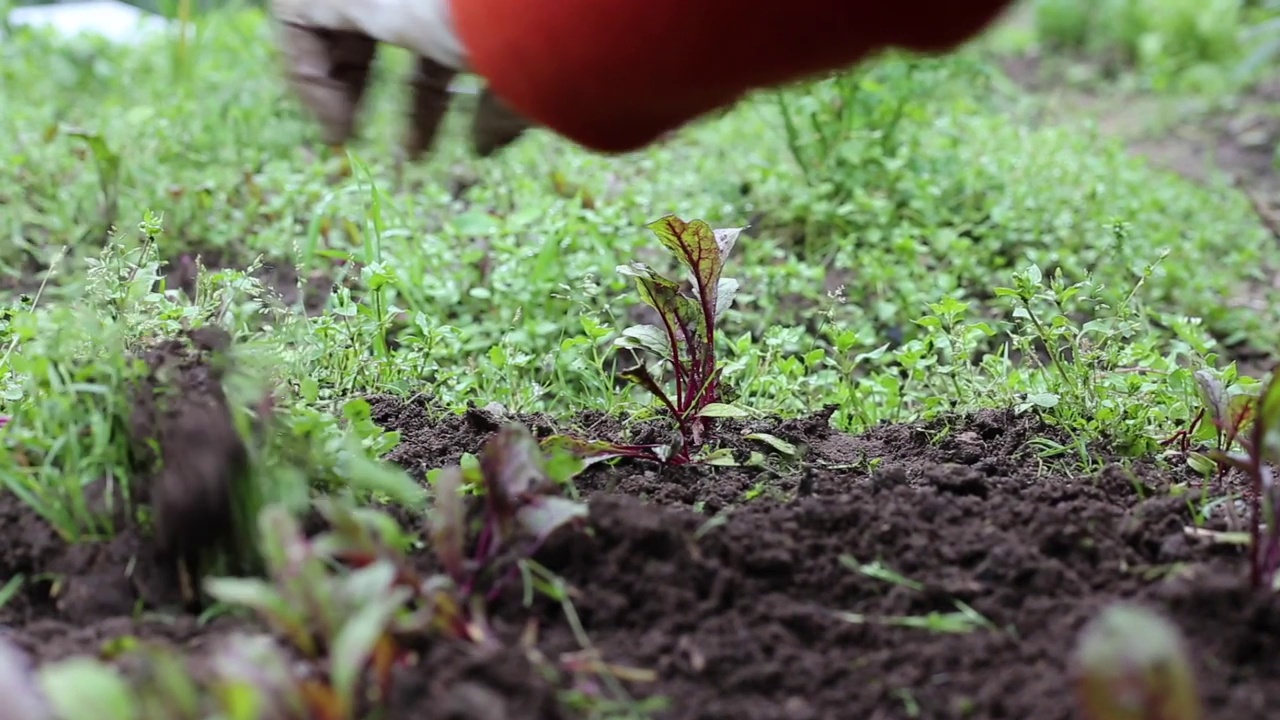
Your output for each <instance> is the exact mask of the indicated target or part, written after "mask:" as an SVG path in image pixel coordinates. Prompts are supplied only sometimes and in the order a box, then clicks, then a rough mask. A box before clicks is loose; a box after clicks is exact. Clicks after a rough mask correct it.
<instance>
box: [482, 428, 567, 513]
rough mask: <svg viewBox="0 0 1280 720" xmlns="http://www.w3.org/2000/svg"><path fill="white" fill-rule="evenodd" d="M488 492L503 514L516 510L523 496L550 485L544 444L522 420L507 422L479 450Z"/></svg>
mask: <svg viewBox="0 0 1280 720" xmlns="http://www.w3.org/2000/svg"><path fill="white" fill-rule="evenodd" d="M479 459H480V472H481V474H482V475H483V476H484V483H485V492H486V493H487V494H488V496H489V499H490V502H492V503H493V505H494V507H495V509H496V510H497V511H498V513H499V514H500V515H501V516H503V517H509V516H510V515H511V514H512V513H514V512H515V509H516V508H517V507H518V506H519V504H520V502H521V501H522V499H523V498H524V497H525V496H526V495H529V494H536V493H539V492H542V491H544V490H545V489H547V487H548V486H549V485H550V482H549V481H548V478H547V471H546V467H545V466H544V463H545V458H543V456H542V447H541V446H540V445H538V441H537V439H536V438H534V437H533V433H531V432H529V429H528V428H526V427H525V426H523V425H520V424H519V423H511V424H508V425H504V426H503V427H502V429H500V430H499V431H498V433H497V434H496V435H494V436H493V437H492V438H490V439H489V441H488V442H486V443H485V445H484V447H483V448H481V450H480V456H479Z"/></svg>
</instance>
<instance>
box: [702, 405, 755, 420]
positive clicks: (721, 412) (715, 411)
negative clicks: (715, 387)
mask: <svg viewBox="0 0 1280 720" xmlns="http://www.w3.org/2000/svg"><path fill="white" fill-rule="evenodd" d="M698 417H709V418H745V417H751V413H750V412H748V411H747V410H746V409H744V408H741V407H738V406H737V405H730V404H728V403H707V405H706V406H705V407H703V408H702V410H700V411H699V412H698Z"/></svg>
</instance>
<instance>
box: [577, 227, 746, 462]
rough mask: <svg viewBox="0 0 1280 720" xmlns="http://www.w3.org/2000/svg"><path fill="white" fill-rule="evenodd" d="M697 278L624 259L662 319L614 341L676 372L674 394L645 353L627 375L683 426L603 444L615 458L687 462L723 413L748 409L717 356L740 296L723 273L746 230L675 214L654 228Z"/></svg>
mask: <svg viewBox="0 0 1280 720" xmlns="http://www.w3.org/2000/svg"><path fill="white" fill-rule="evenodd" d="M647 227H648V228H649V229H650V230H652V231H653V233H654V234H655V235H657V237H658V240H659V241H660V242H661V243H662V246H663V247H664V248H666V250H667V251H668V252H670V253H671V255H673V256H674V257H675V258H676V260H677V261H678V262H679V263H680V264H681V265H683V266H684V268H685V269H686V270H687V271H688V273H689V277H688V279H687V280H686V281H685V282H684V283H681V282H678V281H676V280H673V279H671V278H668V277H666V276H664V275H662V274H660V273H658V272H657V271H656V270H654V269H653V268H651V267H649V266H648V265H646V264H644V263H640V262H632V263H628V264H626V265H619V266H618V272H619V273H622V274H623V275H626V276H628V277H631V278H634V279H635V283H636V289H637V291H638V292H639V293H640V299H641V300H643V301H644V303H645V304H646V305H648V306H649V307H650V308H652V309H653V310H655V311H656V312H657V314H658V317H659V318H660V321H661V323H662V324H661V325H660V326H659V325H650V324H641V325H633V326H631V327H628V328H625V329H624V330H623V331H622V335H621V337H619V338H618V339H617V340H615V342H614V344H615V345H616V346H617V347H619V348H625V349H633V350H641V351H644V352H648V353H651V354H652V355H654V356H656V357H657V359H658V361H659V363H661V364H662V365H663V366H664V367H665V369H666V370H667V373H669V374H670V376H671V378H672V383H673V385H674V387H673V388H672V389H671V392H668V391H667V390H665V389H663V387H662V384H661V383H659V382H658V379H657V378H656V377H655V375H654V373H653V372H652V371H651V370H650V369H649V367H648V365H647V364H646V363H645V362H644V360H643V359H642V360H641V361H640V362H639V363H638V364H636V365H635V366H634V367H632V368H629V369H626V370H624V371H622V373H621V377H622V378H624V379H625V380H627V381H628V382H630V383H634V384H636V385H639V386H640V387H642V388H644V389H645V390H647V391H649V393H651V394H652V395H653V396H654V397H655V398H657V399H658V401H659V402H661V404H662V406H663V407H664V408H665V409H666V411H667V413H668V415H669V417H670V419H671V420H672V422H673V423H674V424H675V426H676V429H677V432H676V435H675V437H674V440H673V442H672V443H671V444H670V445H662V446H651V445H644V446H635V445H632V446H628V445H619V446H612V447H608V448H601V452H604V453H609V454H612V455H614V456H618V455H626V456H633V457H645V456H650V457H653V456H656V457H658V458H659V459H662V460H665V461H667V462H671V463H676V464H683V463H687V462H690V461H691V460H692V453H693V452H694V451H695V450H697V449H698V448H700V447H701V446H702V444H703V443H704V441H705V440H706V439H707V436H708V433H709V431H710V428H711V421H712V419H713V418H716V417H727V416H740V415H742V414H744V413H743V412H742V411H741V410H740V409H739V408H735V407H733V406H731V405H728V404H726V403H724V402H722V399H723V390H722V388H721V386H720V374H721V371H722V368H721V367H720V365H719V364H718V363H717V361H716V331H717V329H718V325H719V321H720V319H721V318H722V317H723V316H724V313H725V311H726V310H728V309H729V306H730V305H732V304H733V298H734V296H735V295H736V294H737V292H738V281H737V280H735V279H733V278H727V277H724V276H723V272H724V265H725V261H726V260H727V259H728V257H729V253H730V252H731V251H732V250H733V246H734V244H735V243H736V242H737V240H738V236H739V235H740V234H741V232H742V230H743V228H728V229H718V230H717V229H712V227H711V226H710V225H708V224H707V223H706V222H705V221H703V220H693V221H690V222H685V221H684V220H681V219H680V218H678V217H676V216H675V215H667V216H665V217H662V218H660V219H658V220H656V221H654V222H652V223H650V224H649V225H648V226H647Z"/></svg>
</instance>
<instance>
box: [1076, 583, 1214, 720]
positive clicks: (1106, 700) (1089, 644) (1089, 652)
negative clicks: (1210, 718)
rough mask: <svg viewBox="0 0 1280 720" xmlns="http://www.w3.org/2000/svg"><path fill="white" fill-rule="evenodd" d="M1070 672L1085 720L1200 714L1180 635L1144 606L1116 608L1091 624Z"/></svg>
mask: <svg viewBox="0 0 1280 720" xmlns="http://www.w3.org/2000/svg"><path fill="white" fill-rule="evenodd" d="M1072 672H1073V675H1074V677H1073V680H1074V684H1075V691H1076V702H1077V705H1078V707H1079V709H1080V712H1081V714H1082V716H1083V717H1084V718H1085V720H1199V718H1201V717H1202V716H1203V714H1204V711H1203V708H1202V705H1201V701H1200V697H1199V693H1198V691H1197V689H1196V683H1195V675H1194V673H1193V672H1192V668H1191V662H1190V660H1189V659H1188V657H1187V651H1186V647H1185V643H1184V641H1183V639H1182V635H1181V633H1179V632H1178V629H1177V628H1176V627H1174V626H1173V624H1172V623H1170V622H1169V621H1168V620H1165V619H1164V618H1162V617H1160V616H1158V615H1156V614H1155V613H1154V612H1152V611H1150V610H1147V609H1146V608H1143V607H1139V606H1136V605H1129V604H1123V603H1121V604H1116V605H1112V606H1110V607H1107V608H1106V609H1104V610H1103V611H1102V613H1101V614H1099V615H1098V616H1097V617H1095V618H1094V619H1093V620H1091V621H1090V622H1089V624H1088V625H1086V626H1085V628H1084V629H1083V630H1082V631H1081V634H1080V638H1079V641H1078V643H1077V646H1076V650H1075V655H1074V657H1073V668H1072Z"/></svg>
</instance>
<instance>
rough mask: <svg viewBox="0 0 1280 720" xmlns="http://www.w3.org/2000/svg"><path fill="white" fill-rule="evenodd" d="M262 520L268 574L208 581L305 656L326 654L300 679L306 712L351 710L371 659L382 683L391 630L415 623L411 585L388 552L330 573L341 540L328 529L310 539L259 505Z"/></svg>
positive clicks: (345, 716)
mask: <svg viewBox="0 0 1280 720" xmlns="http://www.w3.org/2000/svg"><path fill="white" fill-rule="evenodd" d="M260 527H261V537H262V545H263V556H264V561H265V563H266V567H267V573H268V578H267V579H257V578H210V579H208V580H206V588H207V589H208V591H209V594H210V595H212V596H213V597H215V598H217V599H218V600H220V601H222V602H226V603H231V604H237V605H241V606H245V607H249V608H251V609H253V610H255V611H257V612H258V614H259V615H261V616H262V617H263V618H264V619H265V620H266V621H267V622H268V623H269V624H270V625H271V626H272V627H273V628H274V629H275V630H276V631H277V632H279V633H281V634H282V635H284V636H285V637H286V638H288V640H289V641H290V642H291V643H292V644H293V645H294V646H295V647H296V648H297V649H298V650H299V651H301V652H302V653H303V654H304V655H305V656H307V657H308V658H311V659H313V660H319V659H325V660H327V665H328V667H327V673H326V676H327V677H325V678H324V679H323V680H309V681H307V682H304V683H303V684H302V685H301V686H300V690H299V692H301V694H302V696H303V698H304V701H305V704H306V705H307V707H308V709H309V711H310V714H309V715H308V716H307V717H321V718H326V719H327V720H349V719H351V718H354V716H355V712H356V707H357V702H356V701H357V691H358V690H359V688H360V679H361V677H362V675H363V673H364V671H365V669H366V668H367V667H369V666H370V665H372V666H374V668H375V670H376V671H377V672H376V680H377V682H378V684H379V686H380V688H381V689H383V691H384V692H385V690H386V687H387V684H388V682H389V673H390V666H389V664H388V663H387V662H386V658H387V657H388V655H390V656H394V654H395V650H396V643H395V640H394V639H393V638H394V635H395V633H396V632H397V631H403V630H406V629H413V628H412V623H410V622H407V621H405V616H406V615H407V614H408V610H407V608H406V605H407V603H408V602H409V600H410V599H411V598H412V597H413V595H414V590H413V588H411V587H405V586H404V584H403V583H401V582H400V579H401V573H400V572H399V568H398V567H397V565H396V563H395V562H394V561H393V560H392V559H390V558H384V557H378V558H376V559H372V560H371V561H370V562H367V563H364V564H363V565H361V566H359V567H356V568H354V569H351V570H350V571H348V572H346V573H331V572H330V564H331V562H332V561H334V560H337V559H338V557H337V555H339V554H340V552H339V551H341V550H342V548H343V547H344V545H345V543H343V542H341V539H337V538H335V537H334V536H325V535H322V536H321V538H320V539H319V540H318V541H313V540H308V539H307V538H306V536H305V535H304V534H303V532H302V528H301V527H300V526H299V525H298V523H297V521H296V520H295V519H294V518H293V516H292V515H290V514H289V513H288V512H287V511H285V510H283V509H281V508H279V507H276V506H272V507H269V508H266V509H265V510H264V511H263V512H262V514H261V515H260ZM348 529H349V528H348Z"/></svg>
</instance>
